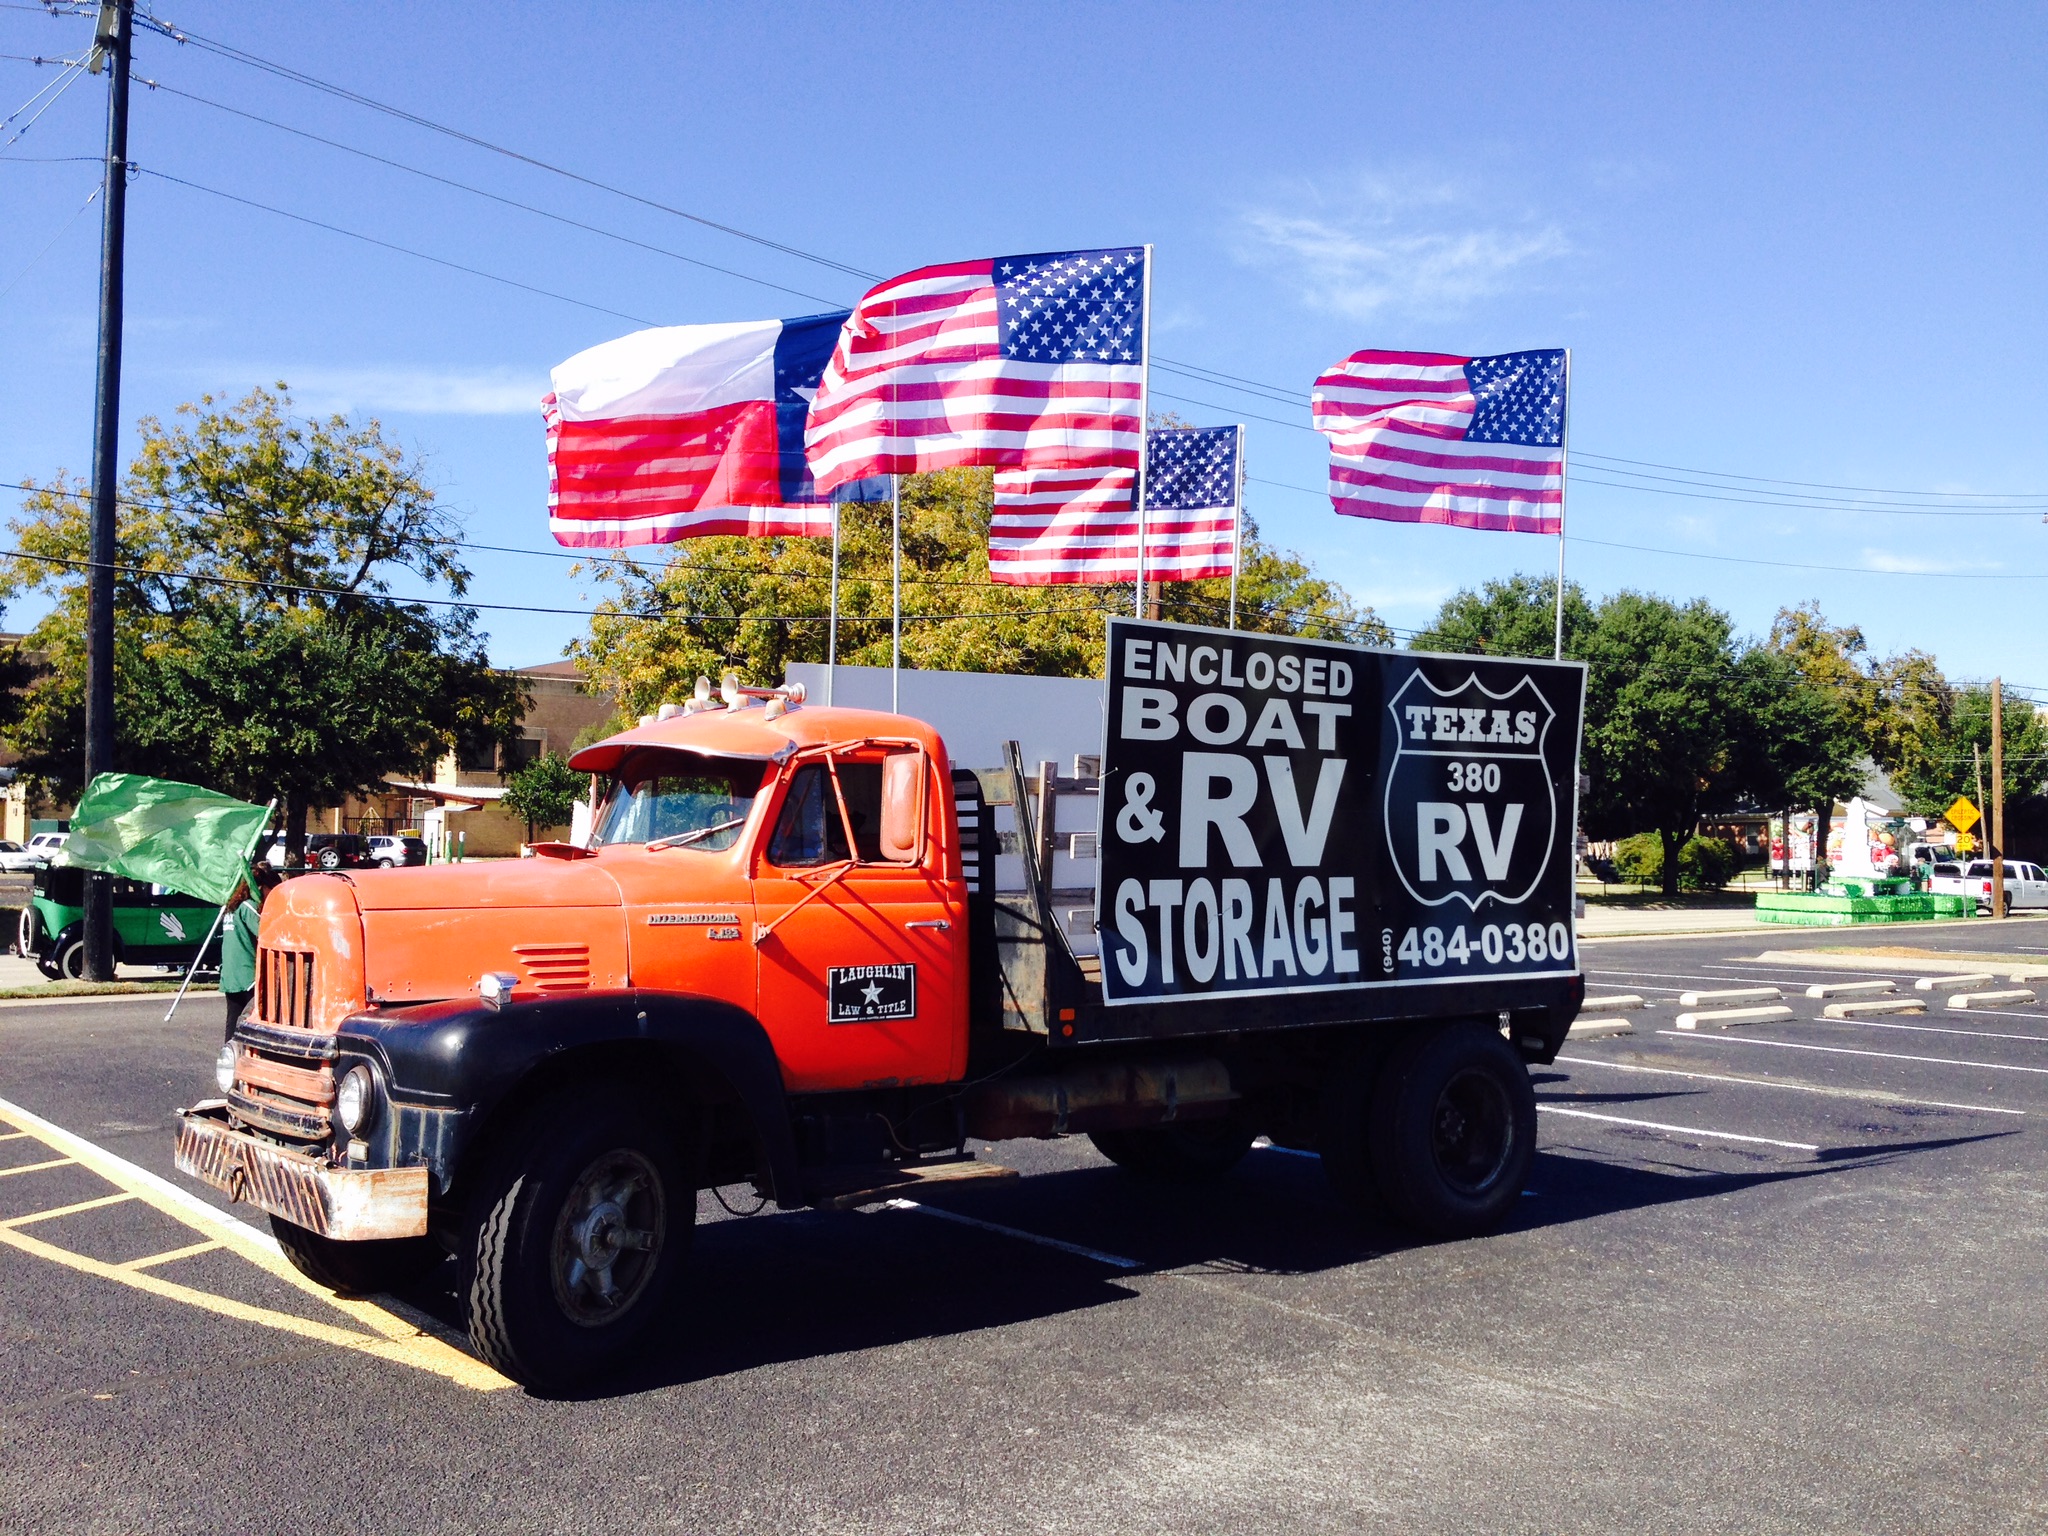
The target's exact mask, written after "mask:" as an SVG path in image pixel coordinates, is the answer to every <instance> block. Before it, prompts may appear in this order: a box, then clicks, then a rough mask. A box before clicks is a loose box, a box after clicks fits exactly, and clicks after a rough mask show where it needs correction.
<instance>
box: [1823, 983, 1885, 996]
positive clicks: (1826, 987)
mask: <svg viewBox="0 0 2048 1536" xmlns="http://www.w3.org/2000/svg"><path fill="white" fill-rule="evenodd" d="M1898 990H1899V988H1898V983H1896V982H1891V981H1823V982H1820V983H1818V984H1817V985H1815V986H1811V987H1808V988H1807V989H1806V995H1807V996H1808V997H1864V996H1875V995H1876V994H1878V993H1882V992H1896V991H1898Z"/></svg>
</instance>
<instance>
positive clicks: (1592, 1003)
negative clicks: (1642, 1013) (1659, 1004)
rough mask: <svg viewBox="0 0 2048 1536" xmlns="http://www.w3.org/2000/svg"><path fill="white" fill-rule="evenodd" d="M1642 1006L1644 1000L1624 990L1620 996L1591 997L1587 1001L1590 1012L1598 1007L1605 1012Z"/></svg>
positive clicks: (1621, 1010) (1586, 1004)
mask: <svg viewBox="0 0 2048 1536" xmlns="http://www.w3.org/2000/svg"><path fill="white" fill-rule="evenodd" d="M1642 1006H1643V1000H1642V999H1641V998H1640V997H1638V996H1636V995H1635V993H1633V992H1624V993H1622V994H1621V996H1619V997H1589V998H1587V999H1586V1002H1585V1007H1586V1009H1587V1010H1588V1011H1589V1012H1590V1011H1593V1010H1595V1009H1597V1010H1599V1011H1601V1012H1603V1013H1616V1012H1623V1011H1626V1010H1628V1009H1632V1008H1640V1007H1642Z"/></svg>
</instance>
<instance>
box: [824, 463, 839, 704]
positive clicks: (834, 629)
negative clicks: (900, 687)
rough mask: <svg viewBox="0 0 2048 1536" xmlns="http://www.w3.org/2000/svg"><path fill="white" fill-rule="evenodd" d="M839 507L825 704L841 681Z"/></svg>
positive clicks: (834, 523)
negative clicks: (835, 685) (837, 683)
mask: <svg viewBox="0 0 2048 1536" xmlns="http://www.w3.org/2000/svg"><path fill="white" fill-rule="evenodd" d="M839 507H840V503H839V502H837V501H835V502H833V503H832V609H831V616H830V617H829V618H827V619H826V621H825V702H826V703H827V704H828V705H829V704H831V703H832V690H833V684H834V683H836V682H838V680H839Z"/></svg>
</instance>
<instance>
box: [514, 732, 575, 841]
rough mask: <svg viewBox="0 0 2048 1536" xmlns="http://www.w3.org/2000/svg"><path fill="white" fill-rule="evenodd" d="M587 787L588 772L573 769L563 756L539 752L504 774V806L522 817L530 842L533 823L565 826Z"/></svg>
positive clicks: (536, 824) (536, 825)
mask: <svg viewBox="0 0 2048 1536" xmlns="http://www.w3.org/2000/svg"><path fill="white" fill-rule="evenodd" d="M589 788H590V776H589V775H588V774H583V773H578V772H576V771H575V769H573V768H571V767H570V766H569V763H568V759H566V758H562V757H558V756H556V755H555V754H554V753H552V752H543V753H542V754H541V755H540V756H539V757H536V758H535V759H534V760H533V761H532V762H530V763H522V764H521V765H520V766H519V767H517V768H515V769H513V770H512V772H511V773H509V774H507V775H506V776H505V807H506V809H508V810H509V811H511V812H512V814H513V815H515V816H518V817H521V818H523V819H524V820H525V822H526V840H527V841H528V842H529V843H530V842H532V841H533V831H534V828H535V827H562V826H567V825H568V824H569V819H570V817H571V816H573V815H574V814H575V808H576V802H577V800H578V799H579V798H581V797H582V796H583V795H584V794H585V793H586V792H587V791H588V790H589Z"/></svg>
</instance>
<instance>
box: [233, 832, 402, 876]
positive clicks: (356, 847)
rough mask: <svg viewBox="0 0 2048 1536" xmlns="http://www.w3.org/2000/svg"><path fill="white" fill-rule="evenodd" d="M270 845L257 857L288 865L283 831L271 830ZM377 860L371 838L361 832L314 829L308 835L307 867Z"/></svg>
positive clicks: (337, 866)
mask: <svg viewBox="0 0 2048 1536" xmlns="http://www.w3.org/2000/svg"><path fill="white" fill-rule="evenodd" d="M268 842H269V846H268V847H267V848H264V849H263V850H262V851H260V852H259V853H258V854H257V857H258V858H260V859H262V860H263V861H264V862H265V863H267V864H269V865H270V867H271V868H272V869H283V868H284V867H285V862H284V853H285V839H284V834H283V833H281V832H276V833H272V834H270V837H269V839H268ZM376 862H377V861H376V860H375V859H373V858H372V857H371V856H370V840H369V839H368V838H366V837H364V836H363V835H362V834H361V833H360V832H311V833H308V834H307V835H306V868H308V869H322V870H336V869H364V868H367V867H368V866H369V865H371V864H374V863H376Z"/></svg>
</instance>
